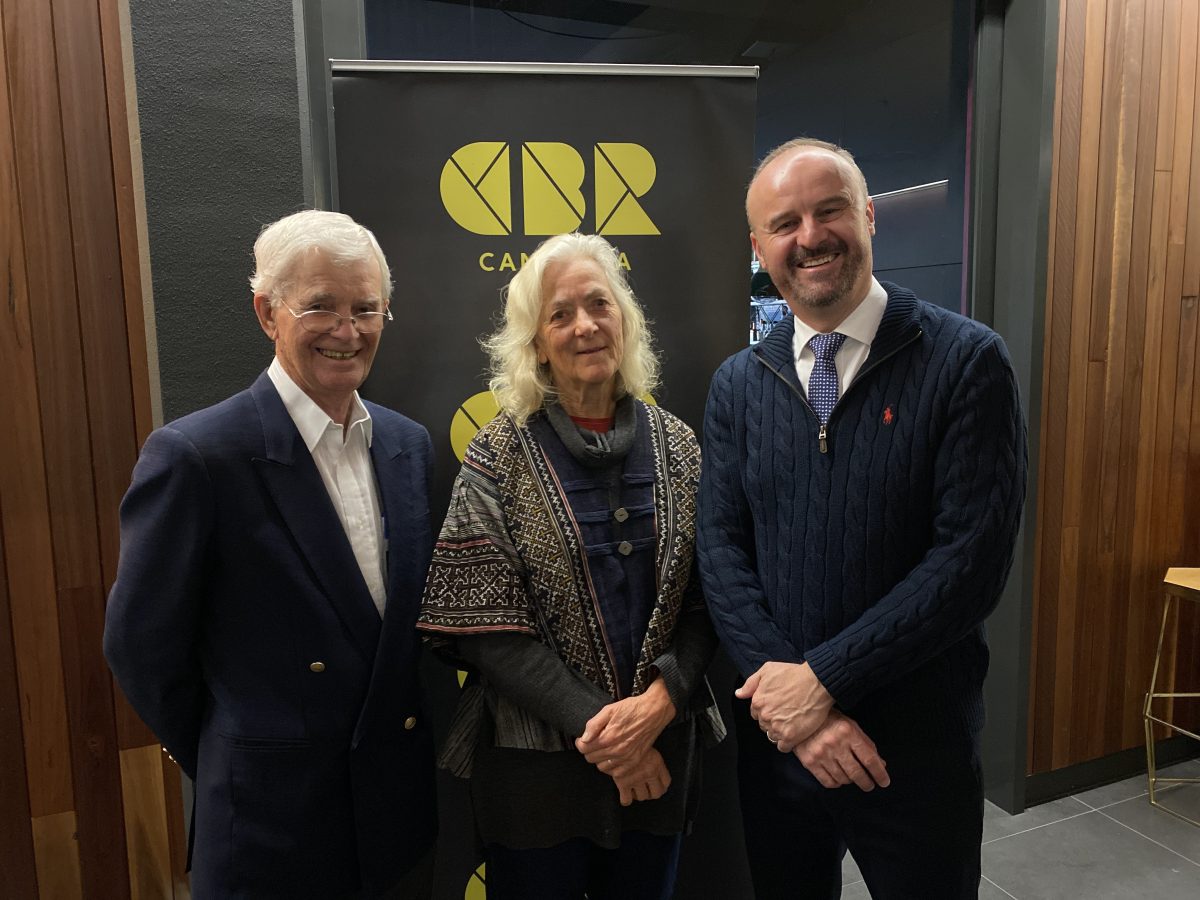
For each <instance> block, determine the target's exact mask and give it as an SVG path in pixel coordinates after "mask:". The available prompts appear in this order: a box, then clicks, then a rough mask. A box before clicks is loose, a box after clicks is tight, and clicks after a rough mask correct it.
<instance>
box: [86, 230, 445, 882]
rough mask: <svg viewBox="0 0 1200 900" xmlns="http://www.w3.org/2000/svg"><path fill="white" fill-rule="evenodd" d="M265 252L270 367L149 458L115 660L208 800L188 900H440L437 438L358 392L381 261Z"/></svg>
mask: <svg viewBox="0 0 1200 900" xmlns="http://www.w3.org/2000/svg"><path fill="white" fill-rule="evenodd" d="M254 253H255V260H256V271H255V273H254V276H253V278H251V286H252V288H253V291H254V310H255V313H256V315H257V317H258V322H259V325H260V326H261V327H262V329H263V331H264V332H265V333H266V335H267V337H268V338H270V340H271V341H272V342H273V343H274V345H275V359H274V361H273V362H272V363H271V365H270V367H269V368H268V369H267V371H265V372H264V373H263V374H262V375H260V376H259V378H258V380H257V381H255V382H254V384H253V385H252V386H251V387H250V388H249V389H248V390H245V391H242V392H241V393H239V394H236V395H235V396H233V397H230V398H229V399H228V400H225V401H224V402H222V403H219V404H217V405H216V406H213V407H210V408H208V409H204V410H200V411H199V412H196V413H193V414H191V415H188V416H185V417H184V418H182V419H179V420H177V421H175V422H172V423H171V424H169V425H166V426H164V427H162V428H160V429H158V430H157V431H155V432H154V433H153V434H151V435H150V437H149V439H148V440H147V441H146V445H145V447H144V448H143V449H142V453H141V457H140V459H139V460H138V464H137V467H136V468H135V469H134V473H133V483H132V485H131V486H130V488H129V491H128V493H127V494H126V495H125V499H124V501H123V502H122V504H121V559H120V566H119V568H118V571H117V578H116V582H115V584H114V585H113V589H112V593H111V595H110V597H109V604H108V615H107V621H106V625H105V633H104V650H105V655H106V656H107V658H108V661H109V664H110V665H111V666H112V670H113V673H114V674H115V675H116V677H117V680H118V681H119V682H120V685H121V688H122V689H123V690H124V692H125V694H126V696H127V697H128V698H129V700H130V702H131V703H132V704H133V707H134V709H136V710H137V712H138V714H139V715H140V716H141V717H142V718H143V719H144V720H145V722H146V723H147V724H148V725H149V726H150V727H151V728H152V729H153V730H154V732H155V734H157V735H158V737H159V739H160V740H161V741H162V743H163V747H164V749H165V750H167V751H169V752H170V753H171V754H172V755H173V756H174V758H175V759H176V760H177V761H178V762H179V765H180V766H181V767H182V769H183V771H184V772H185V773H186V774H187V775H188V777H189V778H191V779H193V780H194V782H195V788H196V795H195V796H196V799H195V811H194V822H193V828H192V842H193V852H192V896H193V897H196V898H198V900H203V898H214V897H220V898H226V897H253V898H264V897H288V898H299V897H322V898H326V897H328V898H333V897H337V898H349V897H354V898H366V897H371V898H374V897H428V896H429V894H430V885H431V881H432V877H431V872H432V865H431V856H432V851H431V847H432V843H433V839H434V834H435V831H436V808H435V798H434V778H433V771H432V741H431V737H430V732H429V729H428V728H427V726H426V721H425V717H424V716H423V715H422V713H421V709H420V698H419V687H418V679H417V658H418V643H417V640H416V638H415V631H414V622H415V619H416V615H417V608H418V605H419V602H420V597H421V589H422V586H423V584H424V578H425V571H426V568H427V566H428V563H429V557H430V553H431V550H432V544H433V539H432V532H431V529H430V522H429V504H428V487H429V467H430V458H431V451H430V440H429V435H428V433H427V432H426V430H425V429H424V428H423V427H421V426H420V425H418V424H417V423H415V422H413V421H411V420H410V419H407V418H405V417H404V416H402V415H400V414H398V413H395V412H392V411H390V410H387V409H384V408H382V407H379V406H376V405H374V404H372V403H368V402H366V401H364V400H362V399H361V398H360V397H359V395H358V388H359V386H360V385H361V384H362V382H363V380H364V379H365V378H366V376H367V373H368V372H369V371H370V369H371V363H372V360H373V359H374V357H375V351H376V350H377V349H378V346H379V340H380V337H381V332H382V330H383V327H384V325H385V323H386V322H387V321H388V320H390V318H391V314H390V313H389V312H388V304H389V302H390V294H391V277H390V275H389V272H388V266H387V261H386V260H385V259H384V256H383V252H382V251H381V250H380V248H379V244H378V242H377V241H376V240H375V237H374V235H372V234H371V232H370V231H368V230H367V229H365V228H363V227H362V226H361V225H358V224H357V223H356V222H354V221H353V220H352V219H350V218H349V217H348V216H345V215H342V214H339V213H331V212H320V211H305V212H300V213H296V214H294V215H291V216H287V217H285V218H283V219H281V220H279V221H278V222H275V223H274V224H272V225H270V226H268V227H267V228H265V229H264V230H263V232H262V234H261V235H260V236H259V238H258V241H257V242H256V243H255V247H254Z"/></svg>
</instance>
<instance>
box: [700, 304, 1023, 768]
mask: <svg viewBox="0 0 1200 900" xmlns="http://www.w3.org/2000/svg"><path fill="white" fill-rule="evenodd" d="M884 287H885V288H886V289H887V293H888V302H887V308H886V311H885V313H884V316H883V320H882V322H881V323H880V326H879V331H878V333H877V334H876V338H875V341H874V342H873V344H872V346H871V353H870V356H869V357H868V359H867V361H866V362H865V363H864V365H863V367H862V369H861V370H860V372H859V373H858V375H857V377H856V378H855V379H854V381H853V383H852V384H851V385H850V386H849V387H848V388H846V389H845V391H844V392H843V395H842V397H841V398H840V399H839V401H838V403H837V406H836V407H835V408H834V411H833V413H832V415H831V417H830V420H829V424H828V426H827V428H826V429H825V432H826V433H825V435H824V440H823V441H822V439H821V438H822V435H821V426H820V423H819V422H818V420H817V417H816V415H815V413H814V412H813V411H812V409H811V407H810V406H809V405H808V402H807V400H806V399H805V397H804V390H803V388H802V387H801V386H800V383H799V381H798V379H797V377H796V369H795V362H794V359H793V355H792V335H793V331H794V327H793V323H792V321H791V320H790V319H789V320H788V321H786V322H784V323H781V324H780V325H778V326H777V327H776V328H775V329H773V330H772V332H771V333H770V335H768V336H767V338H766V339H765V340H764V341H763V342H762V343H760V344H759V345H758V346H757V347H755V348H752V349H747V350H743V351H742V352H740V353H738V354H736V355H734V356H732V357H730V358H729V359H728V360H726V361H725V362H724V363H723V364H722V365H721V367H720V368H719V369H718V370H717V372H716V374H715V375H714V376H713V381H712V387H711V389H710V392H709V397H708V405H707V408H706V411H705V421H704V470H703V474H702V477H701V485H700V526H699V531H698V535H697V543H698V547H699V554H700V569H701V576H702V579H703V584H704V589H705V595H706V597H707V599H708V603H709V607H710V610H711V614H712V618H713V622H714V624H715V625H716V628H717V632H718V633H719V635H720V636H721V639H722V642H723V645H724V647H725V649H726V652H727V653H728V654H729V655H730V657H731V658H732V659H733V661H734V663H735V664H736V665H737V667H738V669H739V670H740V671H741V673H742V674H743V675H750V674H751V673H753V672H754V671H756V670H757V669H758V668H759V666H761V665H762V664H763V663H764V662H767V661H768V660H778V661H783V662H805V661H806V662H808V663H809V665H810V666H811V667H812V669H813V672H814V673H815V674H816V676H817V678H819V679H820V681H821V683H822V684H823V685H824V686H825V687H826V689H827V690H828V691H829V692H830V693H831V694H832V695H833V697H834V699H835V700H836V702H837V705H838V707H839V708H840V709H842V710H844V711H846V712H847V713H848V714H850V715H851V716H854V717H856V718H857V719H858V720H859V722H860V724H864V727H867V728H868V733H871V731H870V727H869V725H870V724H871V723H872V721H873V720H874V721H878V722H887V721H891V722H892V723H893V725H896V727H897V728H901V729H902V728H903V727H904V725H903V723H908V725H909V726H911V722H912V717H913V716H919V717H920V721H921V722H922V724H923V725H925V726H927V727H926V729H925V732H923V733H930V731H929V729H930V728H932V729H933V732H935V733H936V732H941V733H942V734H943V735H944V736H945V737H947V738H950V739H953V738H964V739H968V740H971V741H972V742H974V741H975V740H976V739H977V736H978V733H979V731H980V729H981V728H982V724H983V701H982V684H983V677H984V675H985V674H986V671H987V661H988V655H987V645H986V642H985V640H984V635H983V624H982V623H983V620H984V618H985V617H986V616H987V615H988V613H990V612H991V611H992V609H993V608H994V607H995V605H996V602H997V601H998V599H999V597H1000V592H1001V589H1002V588H1003V586H1004V581H1005V579H1006V577H1007V575H1008V570H1009V567H1010V565H1011V562H1012V552H1013V545H1014V542H1015V540H1016V535H1017V528H1018V525H1019V522H1020V517H1021V507H1022V504H1023V502H1024V494H1025V473H1026V450H1025V426H1024V420H1023V417H1022V414H1021V409H1020V402H1019V399H1018V396H1017V388H1016V383H1015V380H1014V377H1013V372H1012V366H1011V364H1010V362H1009V359H1008V354H1007V351H1006V349H1005V347H1004V343H1003V341H1002V340H1001V339H1000V337H999V336H998V335H997V334H995V333H994V332H992V331H991V330H989V329H988V328H986V327H985V326H983V325H981V324H979V323H978V322H974V321H972V320H970V319H966V318H964V317H962V316H959V315H956V314H954V313H951V312H947V311H946V310H943V309H941V308H939V307H936V306H933V305H931V304H929V303H925V302H924V301H921V300H918V299H917V298H916V297H915V296H913V294H912V293H911V292H909V291H907V290H905V289H903V288H899V287H896V286H895V285H890V284H885V285H884ZM892 730H893V731H895V729H892ZM876 740H877V741H878V740H879V739H878V737H877V738H876ZM881 749H882V747H881Z"/></svg>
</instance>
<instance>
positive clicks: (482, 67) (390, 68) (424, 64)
mask: <svg viewBox="0 0 1200 900" xmlns="http://www.w3.org/2000/svg"><path fill="white" fill-rule="evenodd" d="M329 66H330V68H331V69H332V70H333V72H334V74H337V73H340V72H448V73H458V72H471V73H478V74H489V75H686V76H688V77H690V78H696V77H704V76H707V77H716V78H757V77H758V66H677V65H664V66H656V65H642V64H635V63H630V64H624V63H621V64H618V63H541V62H505V63H499V62H468V61H461V62H453V61H431V60H408V59H331V60H329Z"/></svg>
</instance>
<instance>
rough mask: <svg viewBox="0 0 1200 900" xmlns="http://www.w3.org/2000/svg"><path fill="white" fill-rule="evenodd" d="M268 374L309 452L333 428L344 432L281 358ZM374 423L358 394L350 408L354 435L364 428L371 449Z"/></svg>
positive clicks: (351, 427) (268, 370) (351, 429)
mask: <svg viewBox="0 0 1200 900" xmlns="http://www.w3.org/2000/svg"><path fill="white" fill-rule="evenodd" d="M267 375H268V376H270V378H271V383H272V384H274V385H275V390H277V391H278V392H279V399H281V400H282V401H283V405H284V407H286V408H287V411H288V415H289V416H291V417H292V421H293V422H294V423H296V430H297V431H299V432H300V437H301V438H302V439H303V441H304V446H305V447H307V448H308V452H309V453H312V452H313V449H314V448H315V447H316V446H317V444H319V443H320V442H321V438H323V437H324V436H325V434H326V432H328V431H329V429H330V427H333V428H335V429H338V430H340V429H341V426H340V425H339V424H338V423H337V422H335V421H333V419H331V418H329V415H328V414H327V413H326V412H325V410H323V409H321V407H319V406H317V404H316V403H315V402H314V401H313V399H312V397H310V396H308V394H306V393H304V391H303V390H302V389H301V388H300V386H299V385H298V384H296V382H295V381H293V380H292V376H291V375H289V374H288V373H287V372H286V371H285V370H284V368H283V365H282V364H281V363H280V362H279V357H276V358H275V359H273V360H271V365H270V367H269V368H268V369H267ZM372 424H373V423H372V422H371V414H370V413H369V412H367V408H366V407H365V406H364V405H363V402H362V399H361V398H360V397H359V396H358V391H355V392H354V398H353V400H352V402H351V408H350V433H353V432H354V430H355V429H356V428H361V429H362V433H363V437H364V438H365V439H366V442H367V446H368V447H370V446H371V433H372Z"/></svg>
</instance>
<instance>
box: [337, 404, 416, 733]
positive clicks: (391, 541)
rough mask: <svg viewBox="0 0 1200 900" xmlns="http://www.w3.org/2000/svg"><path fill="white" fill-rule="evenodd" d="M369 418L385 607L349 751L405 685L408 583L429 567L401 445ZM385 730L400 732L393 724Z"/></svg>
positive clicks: (410, 647)
mask: <svg viewBox="0 0 1200 900" xmlns="http://www.w3.org/2000/svg"><path fill="white" fill-rule="evenodd" d="M371 418H372V422H373V425H372V437H371V465H372V466H373V467H374V469H375V483H376V485H378V488H379V511H380V513H381V514H382V516H383V521H384V541H385V547H384V550H385V554H386V564H387V574H386V579H387V605H386V606H385V607H384V615H383V626H382V633H381V635H380V637H379V652H378V653H377V654H376V655H375V666H374V668H373V670H372V672H371V683H370V685H369V686H368V688H367V699H366V701H365V702H364V703H363V708H362V712H361V713H360V714H359V717H358V723H357V724H356V726H355V728H354V737H353V739H352V741H351V746H352V747H357V746H358V745H359V743H360V742H361V741H362V739H363V736H364V735H365V734H367V733H368V732H371V731H374V730H378V727H379V725H381V724H386V722H385V720H381V719H380V714H381V712H382V711H383V709H384V708H385V707H386V706H387V705H388V703H387V701H386V698H387V697H388V696H394V695H395V692H397V691H399V690H401V687H402V685H404V684H405V683H406V681H407V680H406V678H405V675H404V668H405V665H406V664H407V661H408V660H409V659H411V658H412V657H413V656H415V654H417V653H418V652H419V647H418V645H417V632H416V618H417V605H418V603H417V601H418V600H419V599H420V585H418V584H414V583H412V579H413V578H414V577H415V578H417V579H423V578H424V576H425V569H426V568H427V566H428V560H427V559H426V561H425V564H424V565H422V564H421V563H419V562H418V561H417V559H416V557H415V554H417V553H419V552H421V548H420V547H418V546H416V544H417V543H418V542H420V541H421V540H422V538H421V536H420V535H418V534H415V533H413V530H412V529H413V517H412V514H411V513H412V511H411V510H410V509H409V508H408V507H409V504H411V503H412V501H413V497H412V496H411V495H412V491H413V489H412V479H413V474H414V473H413V472H412V471H411V470H410V467H409V466H408V465H403V464H399V463H398V462H397V461H398V460H400V459H401V458H402V457H404V456H405V455H406V451H405V449H404V444H403V442H402V441H401V439H400V436H399V435H398V434H396V433H395V432H393V430H392V429H391V427H390V423H388V422H387V421H386V420H385V419H384V417H382V416H379V415H375V414H374V413H372V417H371ZM417 464H418V463H416V462H413V463H412V465H417ZM418 570H419V571H418ZM406 579H407V582H406ZM390 725H391V727H399V725H398V722H396V721H393V722H391V723H390Z"/></svg>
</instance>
